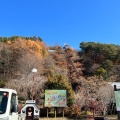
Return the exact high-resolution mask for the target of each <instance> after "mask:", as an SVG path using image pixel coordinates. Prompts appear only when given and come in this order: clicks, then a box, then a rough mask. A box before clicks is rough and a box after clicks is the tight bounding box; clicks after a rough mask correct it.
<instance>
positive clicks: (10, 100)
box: [0, 88, 19, 120]
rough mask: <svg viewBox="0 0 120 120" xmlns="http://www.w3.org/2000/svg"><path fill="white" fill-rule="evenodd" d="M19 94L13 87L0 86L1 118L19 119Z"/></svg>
mask: <svg viewBox="0 0 120 120" xmlns="http://www.w3.org/2000/svg"><path fill="white" fill-rule="evenodd" d="M17 107H18V96H17V92H16V91H15V90H12V89H5V88H0V120H18V119H19V115H18V108H17Z"/></svg>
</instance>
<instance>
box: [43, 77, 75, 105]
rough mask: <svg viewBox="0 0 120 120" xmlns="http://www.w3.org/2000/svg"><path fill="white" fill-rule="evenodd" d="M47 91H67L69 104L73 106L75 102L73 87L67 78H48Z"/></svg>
mask: <svg viewBox="0 0 120 120" xmlns="http://www.w3.org/2000/svg"><path fill="white" fill-rule="evenodd" d="M45 89H58V90H61V89H64V90H67V104H68V106H71V105H72V104H73V102H74V93H73V90H72V87H71V85H70V84H69V82H68V81H67V78H66V77H65V76H62V75H54V76H53V77H48V82H46V84H45Z"/></svg>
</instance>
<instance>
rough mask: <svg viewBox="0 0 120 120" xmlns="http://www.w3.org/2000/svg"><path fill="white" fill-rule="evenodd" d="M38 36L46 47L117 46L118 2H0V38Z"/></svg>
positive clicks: (119, 40)
mask: <svg viewBox="0 0 120 120" xmlns="http://www.w3.org/2000/svg"><path fill="white" fill-rule="evenodd" d="M13 35H18V36H26V37H27V36H40V37H41V38H42V39H43V41H44V42H45V43H46V44H47V45H48V46H49V45H61V46H64V43H66V44H69V45H70V46H72V47H73V48H75V49H78V50H79V44H80V43H81V42H83V41H84V42H100V43H105V44H106V43H107V44H110V43H113V44H118V45H120V0H0V36H2V37H4V36H6V37H10V36H13Z"/></svg>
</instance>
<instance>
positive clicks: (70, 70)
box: [0, 36, 120, 115]
mask: <svg viewBox="0 0 120 120" xmlns="http://www.w3.org/2000/svg"><path fill="white" fill-rule="evenodd" d="M0 41H1V42H0V58H1V59H0V87H8V88H12V89H16V90H17V92H18V95H19V99H20V100H23V101H24V100H26V99H31V98H32V94H31V93H32V84H33V78H34V79H35V91H34V98H35V99H36V101H37V104H38V105H40V106H41V108H44V90H45V89H66V90H67V105H68V108H66V111H67V113H68V111H69V112H71V113H72V115H76V114H77V115H78V114H79V113H80V111H83V110H85V109H87V110H90V109H95V110H96V111H99V113H101V112H102V111H103V110H104V112H105V113H107V112H109V111H108V105H110V104H111V102H112V101H111V100H112V98H113V97H114V95H113V88H112V87H111V85H109V84H108V82H113V81H119V68H120V67H119V64H120V59H119V58H120V46H116V45H113V44H101V43H93V42H88V43H84V42H83V43H80V51H76V50H74V49H72V48H71V47H70V46H68V45H65V46H63V47H62V46H46V45H45V43H44V42H43V41H42V39H41V38H40V37H38V38H37V37H19V36H13V37H10V38H6V37H4V38H2V37H1V38H0ZM33 68H36V69H37V73H32V69H33ZM71 107H72V110H71ZM69 108H70V109H69ZM67 113H66V114H67Z"/></svg>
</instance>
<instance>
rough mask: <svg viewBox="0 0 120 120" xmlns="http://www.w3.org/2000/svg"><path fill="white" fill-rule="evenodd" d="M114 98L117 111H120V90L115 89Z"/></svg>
mask: <svg viewBox="0 0 120 120" xmlns="http://www.w3.org/2000/svg"><path fill="white" fill-rule="evenodd" d="M115 100H116V108H117V111H120V91H115Z"/></svg>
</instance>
